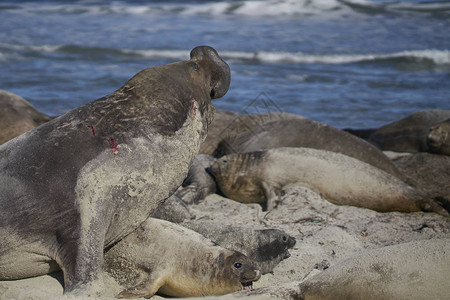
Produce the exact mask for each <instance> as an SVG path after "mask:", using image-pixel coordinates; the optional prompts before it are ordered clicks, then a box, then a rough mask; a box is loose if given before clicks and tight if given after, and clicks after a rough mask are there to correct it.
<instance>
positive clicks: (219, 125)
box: [200, 110, 304, 157]
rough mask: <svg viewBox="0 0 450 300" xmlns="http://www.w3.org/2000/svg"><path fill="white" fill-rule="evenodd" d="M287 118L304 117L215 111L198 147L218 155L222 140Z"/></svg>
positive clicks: (233, 137)
mask: <svg viewBox="0 0 450 300" xmlns="http://www.w3.org/2000/svg"><path fill="white" fill-rule="evenodd" d="M287 119H304V117H302V116H300V115H296V114H290V113H282V112H272V113H261V114H238V113H234V112H229V111H223V110H222V111H217V116H216V117H214V121H213V122H212V123H211V126H210V129H209V131H208V136H207V137H206V139H205V141H204V142H203V144H202V146H201V148H200V153H202V154H210V155H213V156H214V157H220V156H222V155H224V153H221V149H220V148H217V147H218V145H219V144H220V142H222V141H223V140H225V141H230V140H234V139H235V138H236V136H238V135H239V134H240V133H242V132H245V131H248V130H253V129H254V128H258V127H259V126H261V125H263V124H265V123H268V122H272V121H277V120H287Z"/></svg>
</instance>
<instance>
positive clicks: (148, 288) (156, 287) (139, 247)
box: [105, 218, 261, 298]
mask: <svg viewBox="0 0 450 300" xmlns="http://www.w3.org/2000/svg"><path fill="white" fill-rule="evenodd" d="M105 267H106V271H107V272H108V273H110V274H111V275H112V276H113V277H114V278H115V279H116V281H118V282H119V283H120V284H121V285H123V286H125V287H126V288H127V289H126V290H124V291H123V292H121V293H120V294H119V298H137V297H151V296H153V295H154V294H155V293H156V292H157V291H159V293H162V294H164V295H167V296H174V297H195V296H207V295H223V294H227V293H232V292H236V291H240V290H243V289H250V288H251V285H252V283H253V281H256V280H258V279H259V278H260V276H261V273H260V271H259V269H258V268H257V267H256V265H255V264H254V263H253V262H252V261H251V260H250V259H249V258H248V257H247V256H245V255H244V254H242V253H240V252H237V251H233V250H228V249H225V248H223V247H220V246H218V245H216V244H214V243H213V242H211V241H210V240H208V239H207V238H205V237H204V236H202V235H201V234H199V233H197V232H194V231H192V230H190V229H187V228H184V227H182V226H180V225H176V224H173V223H170V222H168V221H164V220H159V219H154V218H148V219H147V220H146V221H145V222H144V223H143V224H141V226H139V227H138V229H137V230H135V231H133V232H132V233H131V234H129V235H128V236H126V237H125V238H124V239H122V240H121V241H119V242H118V243H117V244H115V245H114V246H113V247H111V249H109V250H108V251H107V252H106V254H105Z"/></svg>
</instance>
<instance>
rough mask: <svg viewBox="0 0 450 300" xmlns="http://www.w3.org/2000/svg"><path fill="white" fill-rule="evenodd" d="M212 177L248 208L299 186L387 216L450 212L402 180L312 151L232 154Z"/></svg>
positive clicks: (269, 205)
mask: <svg viewBox="0 0 450 300" xmlns="http://www.w3.org/2000/svg"><path fill="white" fill-rule="evenodd" d="M211 171H212V173H213V175H214V177H215V179H216V182H217V184H218V187H219V189H220V190H221V191H222V192H223V194H224V195H225V196H226V197H229V198H231V199H234V200H237V201H239V202H243V203H249V202H257V203H263V202H266V201H267V208H268V210H271V209H273V208H274V207H275V206H276V205H277V202H279V201H281V200H280V199H281V196H282V194H283V188H284V187H286V186H288V185H290V184H299V185H302V186H305V187H308V188H310V189H312V190H313V191H315V192H318V193H321V194H322V195H323V196H324V197H325V199H327V200H328V201H330V202H333V203H335V204H341V205H352V206H358V207H365V208H369V209H372V210H376V211H380V212H387V211H401V212H413V211H420V210H425V211H430V210H431V211H436V212H439V213H441V214H443V215H448V213H447V211H446V210H445V209H443V208H442V207H440V206H439V205H437V204H436V203H434V202H433V201H431V200H430V201H428V200H427V199H425V198H424V197H423V196H422V195H421V193H420V192H419V191H417V190H416V189H414V188H413V187H411V186H409V185H407V184H406V183H404V182H402V181H400V180H399V179H397V178H396V177H394V176H392V175H390V174H388V173H386V172H384V171H382V170H380V169H378V168H375V167H373V166H372V165H369V164H367V163H365V162H362V161H359V160H357V159H354V158H352V157H349V156H346V155H343V154H340V153H335V152H330V151H325V150H317V149H312V148H277V149H270V150H261V151H253V152H248V153H239V154H230V155H226V156H223V157H221V158H220V159H217V160H216V161H215V162H214V163H213V164H212V165H211Z"/></svg>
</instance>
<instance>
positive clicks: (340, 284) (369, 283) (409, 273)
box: [292, 239, 450, 300]
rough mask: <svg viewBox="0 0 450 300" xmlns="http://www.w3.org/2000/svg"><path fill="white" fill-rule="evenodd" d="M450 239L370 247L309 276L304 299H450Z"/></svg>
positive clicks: (302, 294) (303, 287) (302, 286)
mask: <svg viewBox="0 0 450 300" xmlns="http://www.w3.org/2000/svg"><path fill="white" fill-rule="evenodd" d="M449 249H450V239H436V240H422V241H414V242H410V243H404V244H399V245H394V246H387V247H382V248H378V249H375V250H369V251H366V252H363V253H361V254H360V255H356V256H353V257H350V258H348V259H346V260H344V261H342V262H340V263H338V264H336V265H333V266H331V267H330V268H328V269H326V270H324V271H323V272H321V273H319V274H317V275H315V276H314V277H311V278H310V279H307V280H306V281H304V282H302V283H301V284H300V286H299V288H300V294H299V295H292V297H293V299H302V300H313V299H314V300H319V299H320V300H322V299H323V300H325V299H330V300H331V299H333V300H355V299H373V300H397V299H409V300H422V299H448V296H449V294H448V286H449V285H448V280H449V278H450V259H449V254H450V253H449V252H450V250H449Z"/></svg>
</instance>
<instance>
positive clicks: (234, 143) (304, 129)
mask: <svg viewBox="0 0 450 300" xmlns="http://www.w3.org/2000/svg"><path fill="white" fill-rule="evenodd" d="M280 147H306V148H314V149H321V150H328V151H332V152H337V153H342V154H344V155H348V156H351V157H353V158H356V159H359V160H361V161H364V162H366V163H368V164H371V165H373V166H375V167H377V168H379V169H382V170H384V171H385V172H387V173H389V174H392V175H394V176H396V177H397V178H399V179H401V180H403V181H406V180H407V179H406V177H405V175H404V174H402V173H401V172H400V171H399V170H398V169H397V168H396V167H395V165H394V164H393V163H392V161H391V160H390V159H389V158H388V157H387V156H386V155H384V154H383V152H381V151H380V150H379V149H378V148H376V147H375V146H373V145H372V144H370V143H368V142H366V141H365V140H363V139H360V138H358V137H356V136H354V135H352V134H350V133H348V132H345V131H342V130H340V129H337V128H334V127H332V126H329V125H326V124H323V123H320V122H317V121H313V120H309V119H285V120H277V121H272V122H269V123H266V124H264V125H262V126H259V127H257V128H254V129H252V130H248V131H246V132H243V133H241V134H239V135H238V136H237V137H235V138H234V139H233V140H224V141H222V142H221V143H220V144H219V146H218V148H217V149H218V151H219V152H220V153H222V154H231V153H244V152H251V151H256V150H266V149H272V148H280Z"/></svg>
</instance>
